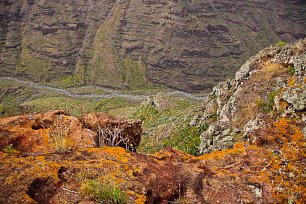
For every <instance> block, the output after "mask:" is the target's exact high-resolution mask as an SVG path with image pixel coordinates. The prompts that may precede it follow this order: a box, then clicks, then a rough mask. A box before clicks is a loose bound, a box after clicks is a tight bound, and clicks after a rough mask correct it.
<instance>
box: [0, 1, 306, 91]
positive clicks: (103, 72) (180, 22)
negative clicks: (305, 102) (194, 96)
mask: <svg viewBox="0 0 306 204" xmlns="http://www.w3.org/2000/svg"><path fill="white" fill-rule="evenodd" d="M0 6H1V8H3V9H2V10H1V16H0V25H1V26H0V29H1V32H0V33H1V34H0V42H1V49H0V53H1V64H0V65H1V67H2V68H3V69H2V70H3V71H2V72H1V75H5V76H12V75H16V76H18V77H26V78H28V79H32V80H36V81H49V80H52V79H56V78H60V77H62V76H63V75H68V74H69V75H74V76H75V77H76V78H75V79H76V80H77V81H78V82H80V83H84V82H88V83H89V84H98V85H103V86H111V87H120V88H126V87H135V86H136V87H143V84H144V83H146V80H149V81H150V82H154V83H157V84H163V85H166V86H168V87H171V88H174V89H181V90H186V91H201V90H208V89H210V88H212V87H213V85H215V84H216V83H217V82H219V81H222V80H224V79H226V78H228V77H229V76H233V75H234V73H235V71H236V70H237V68H238V67H239V66H240V65H241V64H242V63H243V62H244V61H245V60H246V59H248V58H249V57H250V56H252V55H253V54H255V53H256V52H258V50H260V49H262V48H264V47H266V46H268V45H270V44H271V43H273V42H277V41H279V39H281V40H284V41H293V40H296V39H299V38H303V37H305V27H306V18H305V15H304V13H306V9H305V8H306V6H305V2H304V1H299V0H293V1H290V2H288V1H278V0H273V1H260V2H258V1H256V2H254V1H243V2H232V1H225V0H214V1H160V0H152V1H139V0H125V1H122V0H98V1H85V0H74V1H69V2H67V1H66V2H61V1H57V0H52V1H44V0H39V1H20V0H19V1H11V0H7V1H2V2H1V3H0ZM101 62H103V63H101ZM38 70H39V71H38ZM133 70H134V72H133V73H132V71H133ZM135 70H136V71H135ZM16 73H17V74H16ZM141 78H146V79H141ZM135 79H138V80H139V79H141V80H140V81H139V82H137V83H136V82H135V81H136V80H135Z"/></svg>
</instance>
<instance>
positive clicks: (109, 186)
mask: <svg viewBox="0 0 306 204" xmlns="http://www.w3.org/2000/svg"><path fill="white" fill-rule="evenodd" d="M81 193H82V195H84V196H90V197H92V198H94V199H96V200H97V201H98V202H102V203H109V204H110V203H114V204H121V203H127V198H126V194H125V192H124V191H122V190H120V189H119V188H118V187H117V186H116V185H114V184H113V182H111V181H104V182H103V183H101V182H100V181H99V180H96V179H94V180H88V181H86V182H85V183H83V184H82V185H81Z"/></svg>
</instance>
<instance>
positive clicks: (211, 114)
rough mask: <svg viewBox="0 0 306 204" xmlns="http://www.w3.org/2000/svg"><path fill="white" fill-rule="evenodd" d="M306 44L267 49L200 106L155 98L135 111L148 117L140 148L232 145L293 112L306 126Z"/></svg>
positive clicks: (204, 148)
mask: <svg viewBox="0 0 306 204" xmlns="http://www.w3.org/2000/svg"><path fill="white" fill-rule="evenodd" d="M305 44H306V40H305V39H304V40H301V41H299V42H298V43H295V44H290V45H286V46H271V47H269V48H266V49H264V50H262V51H261V52H259V53H258V54H257V55H255V56H253V57H252V58H250V59H249V60H248V61H247V62H246V63H245V64H244V65H242V67H241V68H240V69H239V70H238V72H237V73H236V76H235V78H232V79H228V80H227V81H225V82H222V83H220V84H218V85H217V86H215V87H214V88H213V91H212V92H211V93H209V94H208V96H207V97H206V98H205V99H203V101H202V102H201V104H200V105H197V104H194V103H192V101H191V100H189V101H188V99H187V100H183V99H175V98H173V97H170V96H167V95H166V94H159V95H157V96H154V97H152V98H150V99H149V100H147V101H146V102H144V103H143V104H142V105H141V106H140V107H139V108H138V110H137V111H136V112H135V113H134V114H133V116H134V118H138V119H141V120H143V121H144V123H143V124H144V125H143V128H144V134H143V140H142V142H141V144H140V147H139V151H141V152H144V153H152V152H156V151H158V150H160V149H162V148H164V147H167V146H172V147H175V148H177V149H179V150H181V151H184V152H186V153H190V154H194V155H198V154H200V152H202V153H207V152H211V151H212V150H216V149H217V150H221V149H226V148H229V147H232V146H233V145H234V142H240V141H243V140H245V139H247V135H248V133H249V132H251V131H252V130H253V129H257V128H258V127H260V126H264V124H269V123H271V122H272V121H274V120H276V118H277V117H279V116H280V115H286V114H287V113H288V114H287V115H289V116H288V117H294V118H295V119H296V120H297V121H300V122H301V124H303V125H304V126H305V121H304V122H303V120H302V115H301V113H300V111H304V110H305V104H306V101H305V97H306V93H305V91H306V89H305V66H306V59H305V50H306V46H305ZM290 114H292V115H290ZM303 125H302V126H303ZM304 131H306V130H304ZM200 135H201V139H200V138H199V137H200Z"/></svg>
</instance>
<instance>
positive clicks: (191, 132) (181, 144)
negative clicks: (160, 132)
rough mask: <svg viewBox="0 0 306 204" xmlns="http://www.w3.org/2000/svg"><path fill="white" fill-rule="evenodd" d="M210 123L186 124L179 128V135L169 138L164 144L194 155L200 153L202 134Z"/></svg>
mask: <svg viewBox="0 0 306 204" xmlns="http://www.w3.org/2000/svg"><path fill="white" fill-rule="evenodd" d="M208 127H209V126H208V125H207V124H204V125H200V126H190V125H186V126H185V127H182V128H181V129H180V130H179V135H178V136H175V137H172V138H171V139H167V140H165V141H164V142H163V146H164V147H167V146H171V147H174V148H176V149H178V150H181V151H183V152H185V153H188V154H192V155H199V154H200V143H201V141H200V135H201V133H202V132H204V131H206V130H207V129H208Z"/></svg>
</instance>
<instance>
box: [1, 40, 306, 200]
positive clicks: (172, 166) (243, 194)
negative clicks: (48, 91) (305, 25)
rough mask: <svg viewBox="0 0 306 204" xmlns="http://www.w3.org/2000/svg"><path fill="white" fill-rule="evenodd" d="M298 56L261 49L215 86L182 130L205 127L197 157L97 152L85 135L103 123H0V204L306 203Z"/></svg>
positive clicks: (50, 118)
mask: <svg viewBox="0 0 306 204" xmlns="http://www.w3.org/2000/svg"><path fill="white" fill-rule="evenodd" d="M305 54H306V40H303V41H300V42H298V43H296V44H290V45H287V46H285V47H270V48H267V49H265V50H263V51H261V52H260V53H259V54H258V55H256V56H254V57H253V58H251V59H250V60H249V61H247V62H246V64H244V65H243V66H242V67H241V68H240V70H239V71H238V72H237V73H236V77H235V79H232V80H228V81H226V82H224V83H221V84H219V85H218V86H216V87H215V88H214V91H213V93H212V94H210V95H209V96H208V97H207V98H206V100H205V101H204V102H203V103H204V104H203V106H202V108H203V109H202V110H200V109H198V110H197V111H194V112H196V113H197V114H199V113H200V112H202V114H201V115H196V116H197V117H194V118H193V120H192V121H190V123H189V125H190V126H198V125H199V124H201V121H202V122H204V124H205V123H208V118H210V119H212V120H214V121H211V122H210V126H209V128H208V130H207V131H205V132H204V133H203V134H202V136H201V140H202V145H201V150H202V152H208V151H212V152H211V153H209V154H204V155H202V156H199V157H195V156H192V155H188V154H184V153H182V152H180V151H178V150H174V149H172V148H167V149H164V150H162V151H160V152H158V153H155V154H152V155H142V154H137V153H133V152H129V151H127V150H125V149H123V148H119V147H102V148H101V147H100V146H98V145H97V138H95V136H94V135H95V134H99V133H98V132H97V130H96V129H93V127H99V125H100V124H105V122H107V123H108V122H110V121H109V120H108V119H106V120H105V118H103V117H99V114H98V115H95V114H92V115H89V116H85V117H83V118H82V117H81V118H75V117H72V116H69V115H67V113H65V112H63V111H53V112H49V113H46V114H31V115H24V116H20V117H18V116H17V117H11V118H2V119H0V141H1V143H0V148H1V151H0V157H1V159H0V163H1V165H0V202H9V203H36V202H38V203H60V202H63V203H65V202H71V201H73V202H76V203H101V202H102V203H150V204H151V203H169V202H180V203H305V201H306V198H305V195H306V186H305V165H306V164H305V155H306V152H305V132H306V131H305V130H306V129H305V114H306V112H305V111H306V109H305V104H306V103H305V100H306V93H305V91H306V76H305V73H306V70H305V68H306V67H305V65H306V55H305ZM251 87H252V88H253V90H252V89H251ZM270 90H271V91H270ZM245 100H247V101H248V102H249V103H246V102H245ZM151 102H152V101H151ZM153 102H154V101H153ZM158 104H159V105H162V103H161V102H159V103H158ZM165 104H166V105H167V104H169V103H165ZM183 104H184V103H183ZM148 105H151V106H153V107H154V106H155V105H156V103H150V104H148ZM159 107H160V108H162V106H159ZM151 108H152V107H151ZM151 110H152V109H151ZM229 110H230V111H229ZM152 111H154V110H152ZM212 113H214V114H213V115H212ZM229 113H231V115H228V114H229ZM101 115H102V116H103V114H101ZM189 116H192V112H190V113H189V115H186V117H187V118H188V117H189ZM108 118H111V117H108ZM227 119H229V120H227ZM253 119H255V120H253ZM119 121H121V120H119ZM159 122H160V121H159ZM129 124H132V123H129ZM129 124H127V125H126V126H125V127H126V128H127V130H126V131H127V133H129V131H128V128H130V129H133V125H129ZM135 124H136V127H137V128H136V129H137V131H131V132H134V133H135V134H134V135H135V136H136V137H135V138H136V139H137V140H135V141H137V142H136V143H135V145H136V146H137V145H138V142H139V134H140V132H141V130H140V129H139V127H140V126H139V125H140V123H139V122H137V123H135ZM244 124H246V125H244ZM113 127H114V124H113ZM115 127H116V124H115ZM117 127H118V126H117ZM243 127H244V128H243ZM205 129H207V128H205ZM73 131H75V132H73ZM25 132H26V133H27V134H24V133H25ZM75 133H77V134H75ZM232 133H236V135H233V134H232ZM242 136H244V138H245V139H246V140H245V141H242ZM227 137H231V139H229V140H228V139H227ZM233 138H234V139H236V140H240V142H236V143H235V144H234V147H233V148H232V149H227V150H221V151H219V150H218V149H222V148H224V147H225V148H229V147H231V146H232V145H233V142H231V141H232V139H233ZM131 139H132V138H131Z"/></svg>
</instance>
